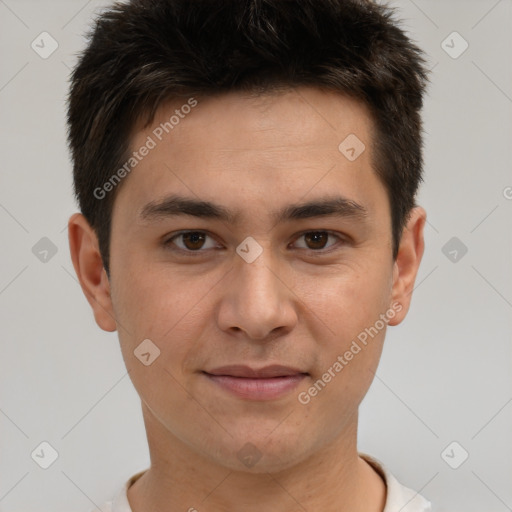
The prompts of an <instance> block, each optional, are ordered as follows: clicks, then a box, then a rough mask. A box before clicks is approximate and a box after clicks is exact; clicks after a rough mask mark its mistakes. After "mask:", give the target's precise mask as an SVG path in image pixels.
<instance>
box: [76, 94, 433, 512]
mask: <svg viewBox="0 0 512 512" xmlns="http://www.w3.org/2000/svg"><path fill="white" fill-rule="evenodd" d="M197 99H198V105H197V106H196V107H195V108H194V109H193V110H192V112H191V113H190V114H188V115H187V116H186V118H185V119H183V120H180V123H179V124H178V125H177V126H176V127H175V128H174V129H173V131H172V132H171V133H170V134H169V135H168V136H167V137H166V138H164V139H163V140H162V142H159V143H158V144H157V146H156V147H155V148H154V149H152V150H151V151H150V152H149V154H148V155H147V156H146V157H145V158H144V159H143V160H142V161H141V162H140V163H139V164H138V165H137V167H136V168H135V169H134V170H133V171H132V172H131V174H130V175H129V176H128V177H126V178H125V179H124V181H123V182H122V184H121V185H120V186H119V190H117V196H116V200H115V203H114V209H113V218H112V236H111V258H110V261H111V268H110V279H109V278H108V277H107V274H106V273H105V270H104V269H103V266H102V263H101V258H100V253H99V249H98V243H97V239H96V236H95V233H94V231H93V230H92V229H91V228H90V226H89V224H88V223H87V221H86V220H85V218H84V217H83V216H82V215H80V214H75V215H73V216H72V217H71V218H70V221H69V240H70V249H71V255H72V260H73V264H74V267H75V270H76V273H77V275H78V277H79V281H80V284H81V286H82V288H83V291H84V293H85V295H86V297H87V299H88V300H89V303H90V305H91V307H92V310H93V312H94V316H95V319H96V322H97V324H98V325H99V326H100V327H101V328H102V329H104V330H106V331H114V330H117V331H118V333H119V340H120V344H121V350H122V354H123V358H124V361H125V363H126V366H127V369H128V370H129V372H130V373H129V374H130V378H131V379H132V382H133V385H134V386H135V388H136V390H137V392H138V393H139V395H140V397H141V403H142V412H143V416H144V421H145V426H146V431H147V436H148V443H149V450H150V456H151V467H150V469H149V470H148V471H146V473H144V475H143V476H142V477H141V478H140V479H139V480H137V482H136V483H135V484H133V485H132V486H131V487H130V489H129V491H128V499H129V502H130V504H131V506H132V509H133V511H134V512H142V511H144V510H159V511H161V512H175V511H184V510H190V509H191V508H192V507H194V508H195V509H197V510H198V511H199V512H202V511H209V512H216V511H225V510H228V511H235V510H245V511H246V512H253V511H258V512H259V511H261V510H271V511H275V512H288V511H290V512H291V511H297V510H299V509H300V510H308V511H313V510H323V511H326V512H334V511H336V512H348V511H351V512H358V511H361V512H362V511H365V512H380V511H382V510H383V508H384V503H385V498H386V488H385V484H384V482H383V480H382V479H381V478H380V476H379V475H378V474H377V473H376V472H375V471H374V469H373V468H372V467H371V466H370V465H368V463H367V462H365V461H364V460H363V459H361V458H360V457H359V456H358V453H357V420H358V407H359V404H360V403H361V401H362V399H363V397H364V396H365V394H366V392H367V391H368V388H369V386H370V384H371V382H372V379H373V377H374V372H375V371H376V369H377V365H378V362H379V358H380V355H381V350H382V345H383V341H384V337H385V332H386V328H385V327H384V328H383V329H381V330H380V331H379V333H378V335H376V336H375V337H374V338H372V339H371V340H370V341H369V342H368V344H367V346H365V347H364V348H363V349H362V350H361V352H359V353H358V354H357V355H356V356H354V358H353V359H352V360H351V361H349V362H348V364H347V365H346V366H344V368H343V370H342V371H341V372H339V373H338V374H336V377H335V378H332V380H331V381H330V382H329V383H328V384H327V385H326V386H325V387H324V388H323V389H322V390H321V391H320V392H319V393H318V394H317V395H316V396H314V397H312V398H311V400H310V402H309V403H308V404H306V405H304V404H302V403H300V402H299V400H298V394H299V393H300V392H304V391H307V390H308V389H309V388H310V387H311V386H312V384H313V383H314V382H315V381H317V380H318V379H319V378H321V377H322V375H323V374H324V373H325V372H326V371H327V370H328V368H330V367H332V365H333V363H334V362H335V361H336V360H337V357H338V356H339V355H343V354H344V353H345V352H346V351H347V350H348V349H349V347H350V345H351V343H352V341H353V340H354V339H356V337H357V335H358V334H359V333H361V332H362V331H364V330H365V328H368V327H370V326H373V325H374V324H375V322H376V320H378V319H379V315H381V314H384V313H385V312H386V311H387V310H389V309H390V308H392V305H393V304H395V305H396V304H400V305H401V310H400V312H396V314H395V315H394V318H392V319H391V320H389V325H396V324H399V323H400V322H402V320H403V319H404V317H405V315H406V314H407V311H408V309H409V304H410V300H411V293H412V290H413V287H414V281H415V278H416V274H417V271H418V267H419V264H420V261H421V257H422V255H423V249H424V241H423V227H424V223H425V219H426V214H425V211H424V209H423V208H421V207H416V208H415V209H414V210H413V211H412V213H411V216H410V218H409V221H408V224H407V226H406V228H405V229H404V232H403V235H402V238H401V243H400V249H399V253H398V256H397V258H396V260H393V258H392V236H391V214H390V206H389V199H388V196H387V194H386V191H385V188H384V186H383V184H382V182H381V181H380V180H379V178H378V177H377V175H376V174H375V172H374V170H373V169H372V154H371V134H372V126H373V124H372V120H371V118H370V116H369V113H368V111H367V109H366V108H365V106H364V105H363V104H361V103H359V102H357V101H356V100H353V99H349V98H348V97H345V96H342V95H339V94H335V93H333V92H325V91H321V90H319V89H316V88H309V87H308V88H306V87H302V88H298V89H295V90H289V91H286V92H281V93H279V94H275V93H274V94H270V93H269V94H267V95H265V96H260V97H257V98H254V97H249V96H248V95H242V94H241V93H230V94H225V95H222V96H218V97H215V98H197ZM180 105H181V103H176V102H174V103H173V102H169V103H166V104H163V105H161V107H160V108H159V110H158V111H157V115H156V117H155V119H154V121H153V123H152V124H151V125H150V126H148V127H147V128H143V127H142V125H138V126H136V127H134V132H133V138H132V147H133V148H134V150H135V149H136V148H139V147H140V146H141V145H142V144H144V142H145V141H146V139H147V136H148V135H151V133H152V130H153V129H154V128H155V127H157V126H158V124H159V123H161V122H164V121H165V120H168V119H169V117H170V115H172V114H173V112H174V110H175V109H176V108H179V106H180ZM351 133H353V134H356V135H357V137H358V138H359V139H360V140H361V141H363V142H364V143H365V146H366V149H365V151H364V152H363V153H362V154H361V155H360V156H359V157H358V158H357V159H356V160H355V161H352V162H351V161H349V160H348V159H347V158H346V157H345V156H344V155H343V154H341V153H340V151H339V150H338V145H339V144H340V142H341V141H343V140H344V139H345V137H347V135H349V134H351ZM171 193H172V194H180V195H184V196H187V197H191V198H192V199H201V200H209V201H213V202H215V203H218V204H221V205H223V206H225V207H226V208H229V209H232V210H235V211H238V212H240V217H239V221H238V222H237V223H236V224H230V223H227V222H225V221H221V220H218V219H209V218H204V219H201V218H195V217H192V216H167V217H160V218H158V219H153V220H143V219H141V217H140V213H141V210H142V209H143V207H144V206H145V205H146V204H147V203H149V202H151V201H158V200H161V199H162V198H164V197H165V196H167V195H169V194H171ZM333 195H342V196H343V197H344V198H347V199H349V200H352V201H355V202H357V203H359V204H360V205H362V206H363V207H364V208H365V209H366V210H367V213H366V216H365V217H364V218H362V219H361V218H355V217H339V216H327V217H316V218H308V219H302V220H292V221H285V222H282V223H278V224H276V223H275V221H274V220H273V218H272V217H271V211H273V210H276V209H280V208H281V207H283V206H285V205H288V204H292V203H303V202H306V201H310V200H314V199H320V198H325V197H332V196H333ZM180 230H200V231H206V232H207V234H209V235H211V238H208V237H207V238H206V239H205V241H204V246H201V244H200V243H196V244H195V245H194V244H193V243H190V242H189V243H188V245H187V243H186V240H184V239H183V237H181V238H180V237H178V238H175V239H174V244H175V245H173V244H172V242H170V243H169V244H168V245H167V246H166V245H165V243H164V242H166V241H168V240H169V238H171V235H173V234H175V233H176V232H177V231H180ZM304 231H306V232H307V231H324V232H325V231H329V232H330V233H331V234H333V235H332V236H329V237H328V238H327V237H325V238H321V240H320V242H318V241H317V242H315V241H314V240H313V241H311V240H309V239H308V238H307V236H301V234H302V235H304ZM248 236H251V237H253V238H254V239H255V240H256V241H257V242H258V244H259V245H260V246H261V247H262V249H263V252H262V254H261V255H260V256H259V257H258V258H257V259H256V260H255V261H254V262H252V263H247V262H246V261H245V260H244V259H242V258H241V257H240V256H239V255H238V254H237V253H236V252H235V249H236V248H237V246H238V245H239V244H240V243H241V242H242V241H243V240H244V239H245V238H246V237H248ZM337 236H339V237H340V238H337ZM308 240H309V241H308ZM172 247H174V248H176V249H178V247H181V248H182V249H183V250H187V248H188V250H189V251H190V252H191V249H190V248H192V250H193V249H194V248H199V250H200V251H203V252H202V253H200V254H199V256H194V255H189V254H190V253H189V254H179V253H178V252H177V251H176V250H173V249H172ZM196 254H197V249H196ZM144 339H150V340H152V342H153V343H154V344H155V345H157V346H158V348H159V349H160V351H161V353H160V355H159V357H157V358H156V359H155V361H154V362H153V363H152V364H151V365H149V366H145V365H143V364H142V363H141V362H140V361H139V359H137V358H136V357H135V355H134V350H135V349H136V348H137V346H138V345H139V344H140V343H141V341H142V340H144ZM237 363H238V364H246V365H249V366H253V367H255V368H261V367H263V366H266V365H268V364H282V365H287V366H294V367H297V368H299V369H301V370H302V371H303V372H307V373H308V376H306V378H305V379H303V381H301V382H300V384H299V385H298V387H297V388H296V389H294V390H293V391H291V392H290V393H288V394H286V395H285V396H283V397H280V398H278V399H275V400H267V401H254V400H245V399H242V398H239V397H236V396H234V395H232V394H230V393H228V392H226V391H224V390H222V389H219V387H218V386H216V385H215V384H214V383H211V382H210V381H209V380H208V379H207V378H205V376H204V375H203V374H202V373H201V371H202V370H208V369H212V368H215V367H218V366H223V365H226V364H237ZM246 443H252V444H253V445H254V446H256V447H257V449H258V451H259V453H260V454H261V458H260V459H259V460H258V462H257V463H256V464H254V466H252V467H246V466H245V465H244V464H243V463H242V462H241V460H240V459H239V457H238V456H237V453H238V451H239V450H240V449H241V448H242V447H243V446H244V445H246Z"/></svg>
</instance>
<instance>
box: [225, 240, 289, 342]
mask: <svg viewBox="0 0 512 512" xmlns="http://www.w3.org/2000/svg"><path fill="white" fill-rule="evenodd" d="M226 278H227V281H226V282H225V283H224V288H223V292H222V299H221V303H220V307H219V309H218V318H217V321H218V325H219V328H220V329H222V330H223V331H226V332H230V333H231V334H234V333H238V335H239V336H244V337H245V338H249V339H251V340H256V341H270V339H272V338H274V337H276V336H282V335H284V334H286V333H288V332H290V331H291V330H292V329H293V328H294V326H295V325H296V323H297V313H296V308H295V307H294V302H295V300H296V295H295V294H294V292H293V291H292V290H291V285H290V284H289V283H288V282H287V279H286V275H285V273H284V271H283V265H279V264H278V262H276V259H275V258H274V257H273V255H272V252H271V250H270V248H264V249H263V252H262V253H261V254H260V256H259V257H258V258H257V259H256V260H254V261H253V262H252V263H248V262H247V261H245V260H244V259H243V258H241V257H239V256H238V255H235V262H234V267H233V269H232V270H231V271H230V272H229V274H228V275H227V276H226ZM288 281H289V279H288ZM242 333H243V334H242Z"/></svg>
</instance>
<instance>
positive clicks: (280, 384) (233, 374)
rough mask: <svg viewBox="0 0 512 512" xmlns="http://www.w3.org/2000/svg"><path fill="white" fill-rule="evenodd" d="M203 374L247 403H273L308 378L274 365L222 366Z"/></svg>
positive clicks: (284, 367)
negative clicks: (261, 401) (253, 401)
mask: <svg viewBox="0 0 512 512" xmlns="http://www.w3.org/2000/svg"><path fill="white" fill-rule="evenodd" d="M203 374H204V375H205V376H206V377H207V378H208V380H209V381H211V382H213V383H214V384H216V385H217V386H219V387H220V388H222V389H223V390H225V391H228V392H230V393H232V394H234V395H236V396H238V397H240V398H244V399H246V400H272V399H277V398H280V397H282V396H284V395H286V394H288V393H290V392H291V391H292V390H293V389H294V388H296V387H297V386H298V384H299V383H300V382H301V381H302V380H303V379H304V378H305V377H306V376H307V375H308V374H307V373H305V372H302V371H301V370H298V369H297V368H292V367H289V366H282V365H271V366H265V367H263V368H259V369H256V368H250V367H249V366H245V365H231V366H222V367H220V368H215V369H213V370H209V371H207V372H206V371H204V372H203Z"/></svg>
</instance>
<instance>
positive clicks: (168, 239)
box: [163, 229, 348, 255]
mask: <svg viewBox="0 0 512 512" xmlns="http://www.w3.org/2000/svg"><path fill="white" fill-rule="evenodd" d="M187 233H201V234H203V235H206V236H207V237H210V238H212V239H213V240H215V241H217V243H218V240H217V239H216V237H215V236H214V235H212V234H211V233H210V232H209V231H207V230H204V229H184V230H181V231H177V232H175V233H172V234H171V235H170V236H169V237H165V239H164V242H163V245H164V246H165V247H167V246H170V245H171V244H172V242H173V240H174V239H175V238H178V237H179V236H180V235H184V234H187ZM308 233H327V235H331V236H334V237H335V238H337V239H338V242H337V243H335V244H333V245H331V246H330V247H328V248H327V249H318V250H315V249H308V248H307V247H299V248H298V249H299V250H301V251H308V252H310V253H312V254H318V255H321V254H326V253H329V252H331V251H332V250H336V248H337V246H338V245H339V244H340V243H348V241H347V237H346V236H342V235H341V234H339V233H337V232H335V231H331V230H329V229H306V230H304V231H301V232H299V233H297V234H296V235H295V236H294V238H293V241H292V242H291V244H293V243H295V242H296V241H297V240H298V239H299V238H301V237H302V236H304V235H306V234H308ZM171 250H173V251H177V252H181V253H185V254H192V255H200V254H202V253H205V252H207V251H210V250H211V248H209V249H198V250H197V251H192V250H187V249H182V248H181V247H178V246H176V245H175V247H173V248H172V249H171Z"/></svg>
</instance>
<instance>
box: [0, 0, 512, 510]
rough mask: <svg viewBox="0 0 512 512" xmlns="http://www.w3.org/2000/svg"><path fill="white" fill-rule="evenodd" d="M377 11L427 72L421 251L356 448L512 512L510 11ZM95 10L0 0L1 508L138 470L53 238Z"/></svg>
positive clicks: (70, 505)
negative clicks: (77, 80)
mask: <svg viewBox="0 0 512 512" xmlns="http://www.w3.org/2000/svg"><path fill="white" fill-rule="evenodd" d="M391 3H392V4H393V5H396V7H397V8H398V9H399V13H400V16H401V17H402V18H403V19H404V25H403V26H404V27H405V28H406V29H407V30H408V31H410V33H411V35H412V37H413V38H414V39H415V40H416V41H417V42H418V43H419V45H420V46H421V47H422V48H423V49H424V50H425V51H426V52H427V53H428V55H429V59H430V63H429V66H430V67H431V68H432V69H433V74H432V85H431V86H430V90H429V95H428V98H427V99H426V104H425V109H424V119H425V130H426V138H425V164H426V180H425V183H424V185H423V187H422V190H421V194H420V197H419V199H420V204H422V205H423V206H424V207H425V208H426V209H427V212H428V226H427V229H426V244H427V248H426V253H425V257H424V261H423V262H422V265H421V268H420V272H419V277H418V280H417V289H416V291H415V293H414V298H413V302H412V309H411V311H410V313H409V315H408V317H407V319H406V321H405V323H403V324H402V325H400V326H398V327H394V328H390V329H389V330H388V336H387V340H386V344H385V349H384V353H383V357H382V361H381V364H380V367H379V370H378V372H377V376H376V378H375V381H374V383H373V385H372V387H371V390H370V392H369V394H368V395H367V397H366V398H365V400H364V402H363V405H362V408H361V422H360V429H359V431H360V440H359V449H360V451H363V452H366V453H369V454H371V455H373V456H375V457H377V458H379V459H381V460H382V461H384V463H385V464H386V465H387V466H388V467H389V468H390V470H391V471H392V472H393V473H394V474H395V475H396V476H397V478H398V479H399V480H400V481H402V483H404V484H405V485H407V486H409V487H412V488H414V489H416V490H418V491H420V492H421V493H422V494H423V495H425V496H427V497H428V498H429V499H431V500H433V501H434V502H437V503H439V504H440V505H442V507H440V508H441V509H442V510H452V511H465V512H473V511H474V512H477V511H478V512H481V511H486V512H494V511H496V512H502V511H506V510H512V485H511V483H512V480H511V479H512V456H511V455H512V454H511V443H512V436H511V432H512V389H511V374H512V372H511V366H512V357H511V356H512V354H511V350H510V348H511V343H510V342H511V332H512V314H511V313H512V286H511V285H512V270H511V265H510V262H511V256H512V251H511V248H512V173H511V164H512V158H511V140H512V139H511V135H512V134H511V131H512V130H511V127H512V86H511V84H512V69H511V67H512V51H511V50H512V48H511V46H512V45H511V39H512V36H511V33H512V31H511V27H512V1H511V0H501V1H495V0H489V1H487V0H479V1H474V0H473V1H468V0H459V1H454V0H450V1H447V0H443V1H441V0H430V1H427V0H415V1H412V0H400V1H394V2H391ZM106 4H107V2H104V1H103V2H99V1H94V0H93V1H91V0H90V1H89V2H87V1H84V0H79V1H78V0H77V1H75V0H73V1H70V0H67V1H48V0H46V1H23V0H17V1H16V0H0V38H1V45H0V62H1V69H0V112H1V127H0V130H1V132H0V135H1V136H0V141H1V145H2V146H1V153H0V155H1V187H0V227H1V232H2V238H3V239H4V243H3V244H2V260H1V262H2V264H1V266H0V315H1V316H0V326H1V336H2V341H1V356H0V432H1V435H0V510H1V511H3V512H11V511H16V512H23V511H43V510H52V511H54V512H64V511H66V512H69V511H71V510H74V511H84V512H85V511H88V510H90V509H91V508H93V507H94V506H95V505H100V504H102V503H103V501H105V500H106V499H109V498H111V497H112V495H113V493H114V492H115V491H116V490H117V488H118V487H119V486H120V485H121V484H122V483H124V481H125V480H126V479H127V478H128V477H129V476H131V475H132V474H133V473H135V472H136V471H139V470H141V469H144V468H146V467H147V466H148V465H149V457H148V453H147V445H146V439H145V432H144V426H143V423H142V415H141V412H140V404H139V400H138V396H137V394H136V393H135V391H134V389H133V387H132V384H131V382H130V379H129V377H128V376H127V373H126V370H125V367H124V364H123V361H122V358H121V354H120V350H119V347H118V341H117V335H116V333H105V332H103V331H101V330H100V329H99V328H98V327H97V326H96V324H95V322H94V320H93V316H92V313H91V311H90V308H89V306H88V304H87V302H86V300H85V298H84V296H83V295H82V292H81V289H80V288H79V285H78V282H77V280H76V278H75V274H74V271H73V268H72V264H71V260H70V257H69V251H68V240H67V232H66V223H67V219H68V217H69V216H70V214H71V213H73V212H74V211H76V209H77V207H76V205H75V203H74V201H73V197H72V182H71V166H70V160H69V156H68V153H67V147H66V138H65V123H64V121H65V98H66V94H67V87H68V84H67V78H68V74H69V71H70V68H71V67H72V66H73V64H74V63H75V60H76V55H75V54H76V52H77V51H78V50H80V49H81V48H82V47H83V45H84V38H83V33H84V31H85V30H86V28H87V26H88V25H89V22H90V19H91V16H92V15H93V14H94V12H95V11H98V9H99V8H100V7H101V6H102V5H106ZM43 31H47V32H49V33H50V34H51V36H52V37H53V38H54V39H55V40H56V41H57V42H58V45H59V46H58V49H57V50H56V51H55V52H54V53H53V54H52V55H50V56H49V57H48V58H47V59H43V58H41V57H40V56H39V55H38V54H37V53H36V52H35V51H34V50H33V49H32V48H31V43H32V41H33V40H36V42H37V41H40V38H39V39H38V36H39V34H40V33H41V32H43ZM454 31H457V32H458V33H459V34H460V35H461V36H462V37H463V38H464V39H465V40H466V41H467V42H468V43H469V47H468V49H467V50H466V51H465V52H464V53H463V54H462V55H460V56H458V58H452V57H451V56H450V55H449V54H448V53H447V52H446V51H445V49H444V48H446V49H447V50H448V51H450V52H451V53H452V54H453V53H454V52H458V51H459V50H460V49H461V48H462V46H461V45H462V41H461V40H460V39H458V38H457V37H458V36H455V39H454V37H453V36H451V37H449V38H448V39H447V40H446V38H447V36H449V35H450V34H451V33H452V32H454ZM444 40H446V42H445V43H444V45H443V43H442V42H443V41H444ZM446 45H449V46H452V47H453V48H447V47H446ZM45 48H46V49H48V48H49V44H48V42H47V43H46V44H45ZM43 237H47V238H48V239H49V240H51V242H52V244H54V246H55V249H56V250H57V252H56V253H55V254H54V255H53V256H52V252H51V251H50V252H49V253H48V254H47V255H44V253H42V252H41V251H42V249H44V248H45V247H46V246H47V244H48V241H43V242H39V241H40V239H41V238H43ZM452 237H457V239H458V241H457V240H456V241H455V242H452V243H455V245H453V246H451V245H448V246H447V248H445V250H444V252H443V247H445V244H447V242H448V241H449V240H450V239H451V238H452ZM38 242H39V244H40V245H36V244H37V243H38ZM41 244H42V245H41ZM45 244H46V245H45ZM461 244H464V246H466V247H467V253H466V254H465V255H462V251H461V248H462V245H461ZM34 246H36V249H34V252H35V254H34V252H33V247H34ZM41 248H42V249H41ZM453 250H456V251H457V260H456V261H452V259H453V257H454V256H455V253H453ZM445 253H446V254H447V255H445ZM450 253H451V254H450ZM44 257H46V261H41V258H43V259H44ZM42 441H47V442H49V443H50V444H51V445H52V446H53V447H54V448H55V450H57V452H58V458H57V460H56V461H55V462H54V463H53V464H52V465H51V466H50V467H49V468H48V469H42V468H41V467H40V466H39V465H38V464H37V463H36V462H35V460H33V459H32V457H31V453H32V452H33V451H34V450H35V449H36V448H37V447H38V446H39V445H40V443H41V442H42ZM453 441H456V442H457V443H458V445H456V446H455V448H454V449H453V451H452V450H451V448H449V449H448V450H447V451H445V448H446V447H447V446H448V445H450V443H452V442H453ZM452 447H453V446H452ZM462 450H465V451H467V452H468V453H469V458H468V459H467V460H466V461H465V462H464V463H463V464H462V465H460V466H459V467H458V469H452V468H451V467H450V466H449V465H448V464H447V462H445V460H449V461H450V463H451V464H452V465H457V464H458V463H460V461H461V460H462V455H463V453H464V452H463V451H462ZM46 453H48V451H47V452H46ZM443 454H444V458H443Z"/></svg>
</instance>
